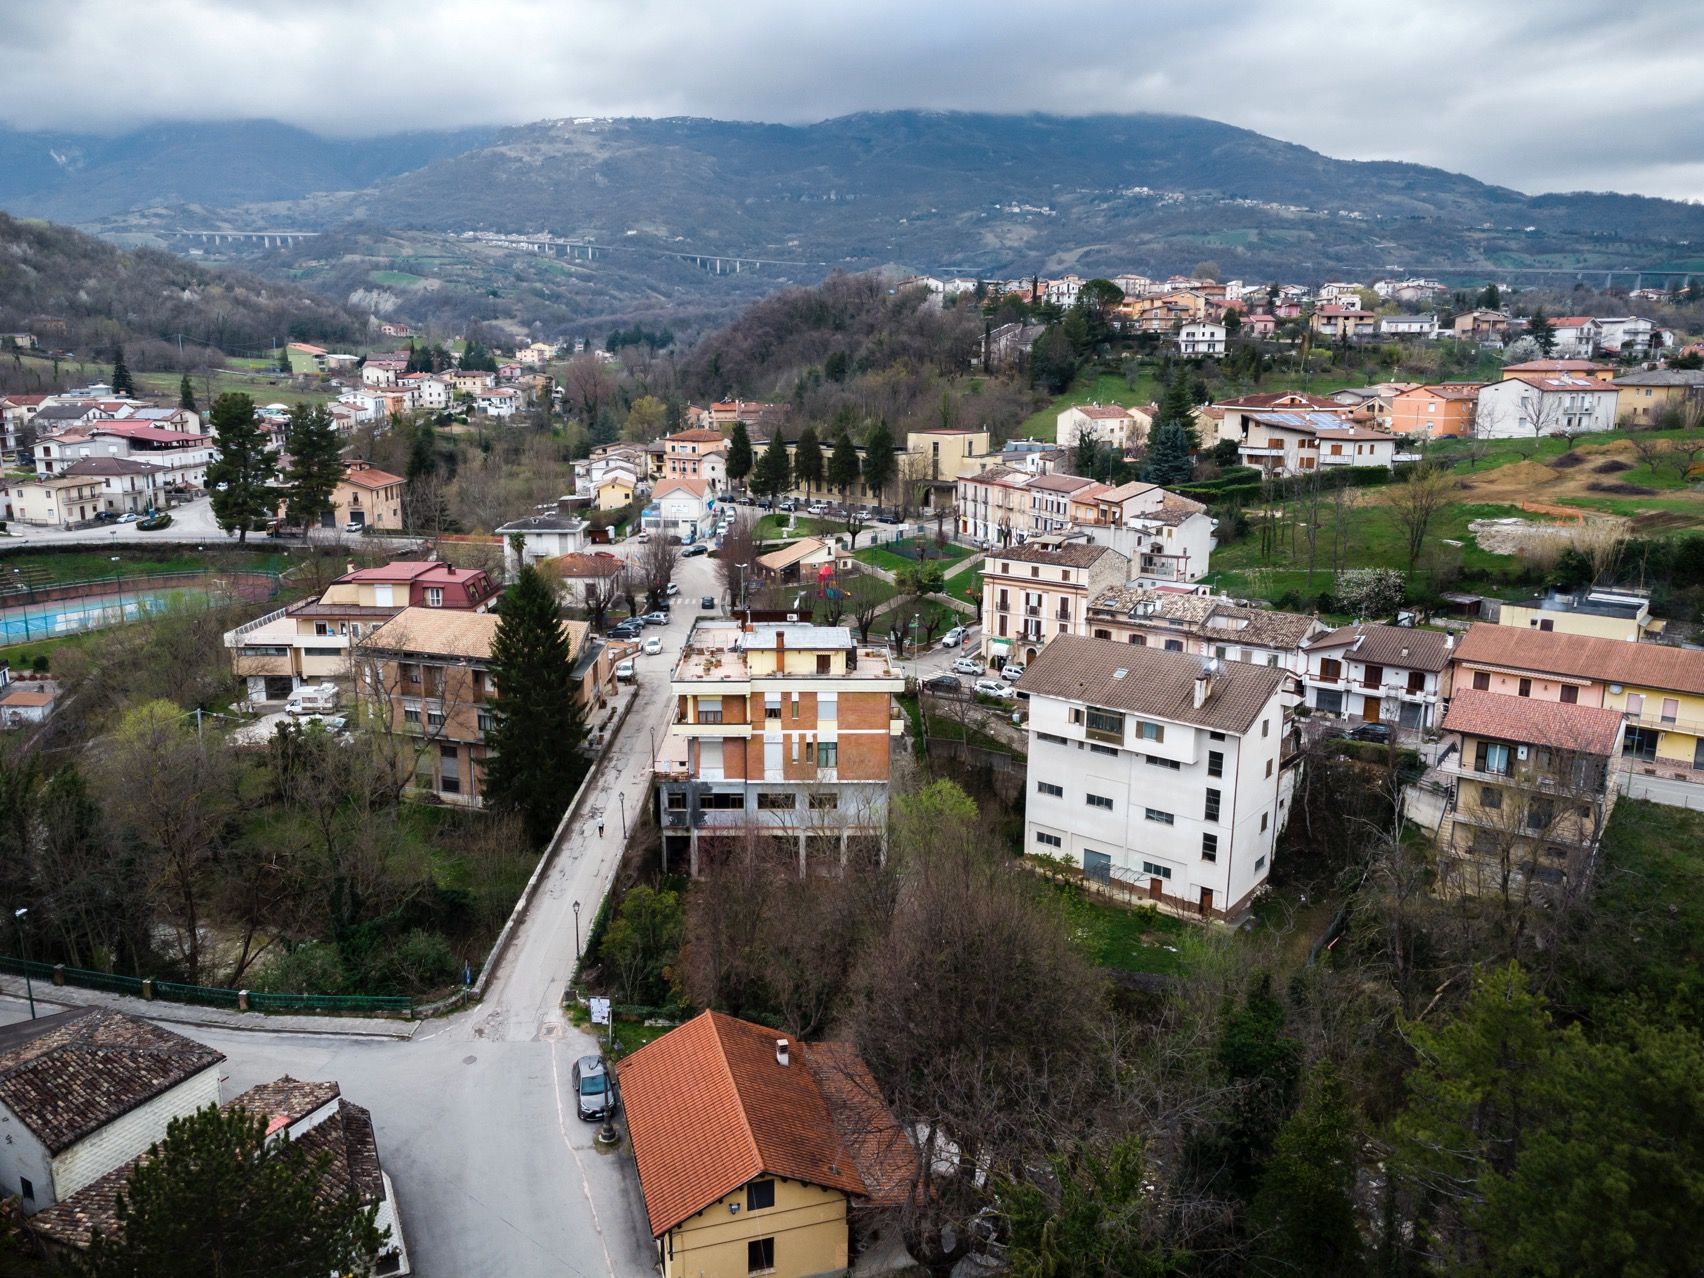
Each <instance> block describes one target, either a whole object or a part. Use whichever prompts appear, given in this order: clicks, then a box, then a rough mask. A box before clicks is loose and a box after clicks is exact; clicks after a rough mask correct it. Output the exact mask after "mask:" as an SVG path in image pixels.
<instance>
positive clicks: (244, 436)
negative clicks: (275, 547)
mask: <svg viewBox="0 0 1704 1278" xmlns="http://www.w3.org/2000/svg"><path fill="white" fill-rule="evenodd" d="M208 420H209V422H211V424H212V427H213V446H214V448H215V449H216V450H217V451H218V454H219V455H218V456H217V457H215V458H214V459H213V461H212V462H210V463H209V464H208V467H207V487H208V488H209V489H210V490H211V494H212V504H213V518H214V519H216V520H217V521H218V523H219V527H221V528H223V529H225V530H226V531H227V532H229V531H230V530H231V529H233V528H235V529H236V530H237V540H238V541H245V542H246V541H247V540H248V534H249V529H250V528H251V527H252V526H253V525H254V524H255V523H257V522H259V521H260V520H262V519H265V518H266V517H267V516H268V515H269V514H271V513H272V509H273V494H272V491H271V489H270V487H269V485H270V484H271V482H272V479H273V476H274V475H276V474H277V466H276V465H275V464H274V462H273V460H272V452H271V450H270V449H268V448H267V446H266V432H265V431H263V430H261V428H260V423H259V422H258V421H256V420H255V416H254V401H253V400H252V399H250V398H249V397H248V396H247V395H239V394H236V393H234V392H228V393H226V394H224V395H221V396H219V398H218V399H216V400H214V401H213V408H212V411H211V412H210V413H209V414H208Z"/></svg>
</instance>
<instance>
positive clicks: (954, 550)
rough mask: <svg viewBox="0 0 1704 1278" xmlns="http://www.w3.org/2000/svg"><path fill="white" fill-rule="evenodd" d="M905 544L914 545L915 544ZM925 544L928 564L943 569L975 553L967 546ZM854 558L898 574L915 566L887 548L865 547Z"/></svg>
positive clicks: (904, 556)
mask: <svg viewBox="0 0 1704 1278" xmlns="http://www.w3.org/2000/svg"><path fill="white" fill-rule="evenodd" d="M891 544H892V543H890V545H891ZM907 544H911V545H915V543H907ZM927 544H928V551H929V562H930V563H932V564H940V565H941V567H942V568H943V569H946V568H951V567H952V566H953V565H954V564H956V563H962V562H963V561H964V560H966V559H969V558H970V557H971V556H972V555H973V554H975V553H976V552H975V551H974V550H972V549H970V547H968V546H957V545H953V544H952V543H950V542H949V543H948V544H947V545H946V546H937V545H935V544H934V542H933V541H932V540H929V541H928V543H927ZM854 558H856V559H858V560H859V561H860V562H862V563H866V564H873V565H875V566H876V567H877V568H884V569H886V570H887V571H888V572H900V571H901V570H903V569H906V568H914V567H916V566H917V560H915V559H913V558H911V557H910V556H908V555H899V554H895V553H894V552H893V551H892V550H891V549H890V548H889V546H866V547H864V549H862V550H860V551H858V552H857V553H856V555H855V556H854Z"/></svg>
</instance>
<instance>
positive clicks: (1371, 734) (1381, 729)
mask: <svg viewBox="0 0 1704 1278" xmlns="http://www.w3.org/2000/svg"><path fill="white" fill-rule="evenodd" d="M1390 738H1391V731H1390V724H1388V723H1363V724H1362V725H1361V726H1360V727H1358V728H1356V729H1354V730H1353V731H1351V732H1350V733H1349V739H1350V740H1351V741H1372V742H1376V743H1377V744H1379V745H1385V744H1386V743H1387V742H1389V741H1390Z"/></svg>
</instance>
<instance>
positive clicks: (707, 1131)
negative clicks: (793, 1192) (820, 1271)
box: [616, 1012, 868, 1238]
mask: <svg viewBox="0 0 1704 1278" xmlns="http://www.w3.org/2000/svg"><path fill="white" fill-rule="evenodd" d="M780 1037H785V1036H784V1035H780V1034H777V1033H776V1031H774V1030H772V1029H768V1028H766V1027H764V1026H762V1025H754V1024H752V1023H751V1022H749V1021H741V1020H736V1019H734V1018H733V1017H731V1016H724V1015H722V1014H721V1013H720V1012H704V1013H702V1014H700V1015H698V1016H696V1017H694V1018H693V1019H692V1020H690V1021H688V1022H686V1024H684V1025H681V1026H679V1027H677V1028H675V1029H672V1030H670V1031H669V1032H668V1033H667V1034H664V1035H663V1036H662V1037H661V1038H659V1039H657V1040H655V1041H654V1042H651V1043H648V1044H646V1045H645V1046H644V1047H641V1048H640V1049H639V1050H638V1051H636V1052H634V1053H633V1054H632V1055H631V1056H629V1057H627V1059H625V1060H623V1061H622V1062H621V1063H620V1064H618V1065H617V1066H616V1073H617V1076H618V1077H619V1078H620V1080H621V1090H622V1104H623V1105H624V1107H625V1108H626V1110H627V1129H628V1135H629V1137H630V1139H631V1140H632V1143H633V1158H634V1162H635V1163H636V1164H637V1165H638V1168H639V1187H640V1190H641V1192H642V1193H643V1195H644V1198H645V1213H646V1216H647V1217H648V1218H649V1221H650V1228H651V1234H652V1236H653V1237H658V1238H660V1237H662V1236H663V1235H664V1234H666V1233H667V1232H668V1231H669V1230H670V1229H673V1228H674V1227H675V1226H676V1225H678V1224H680V1222H681V1221H683V1220H685V1219H687V1218H688V1217H689V1216H692V1215H694V1214H695V1213H697V1212H699V1211H701V1210H703V1209H704V1208H705V1207H707V1206H709V1205H710V1204H712V1203H715V1202H716V1201H718V1200H719V1199H721V1198H723V1197H724V1196H726V1195H727V1194H730V1193H732V1192H733V1191H734V1190H736V1189H738V1188H739V1187H740V1186H741V1185H744V1184H745V1183H746V1182H747V1181H750V1180H753V1179H755V1178H757V1177H759V1176H762V1175H764V1174H769V1175H773V1176H783V1177H786V1178H787V1179H789V1180H797V1181H803V1182H805V1183H806V1184H811V1185H821V1186H824V1187H826V1188H829V1189H838V1190H841V1191H843V1192H845V1193H847V1194H854V1195H858V1196H860V1197H863V1196H865V1195H866V1194H867V1192H868V1187H867V1185H866V1182H865V1180H864V1178H863V1177H862V1176H861V1175H860V1174H859V1172H858V1168H857V1164H856V1161H855V1160H854V1158H853V1155H852V1151H851V1150H850V1149H848V1147H847V1143H846V1142H845V1141H844V1140H842V1138H841V1136H840V1133H839V1131H837V1130H836V1127H835V1124H834V1121H833V1118H832V1117H831V1115H830V1113H829V1109H828V1105H827V1103H826V1102H825V1100H824V1097H823V1091H822V1088H821V1087H820V1086H819V1085H818V1082H817V1079H816V1077H815V1076H814V1075H813V1073H812V1071H811V1069H810V1067H809V1065H808V1063H807V1059H806V1058H807V1053H806V1052H804V1051H800V1050H798V1049H797V1046H796V1045H795V1049H794V1052H793V1059H792V1062H791V1064H788V1065H782V1064H780V1063H779V1062H778V1061H777V1060H776V1057H775V1040H776V1039H777V1038H780Z"/></svg>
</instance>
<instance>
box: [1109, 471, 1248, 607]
mask: <svg viewBox="0 0 1704 1278" xmlns="http://www.w3.org/2000/svg"><path fill="white" fill-rule="evenodd" d="M1094 505H1095V511H1096V518H1095V520H1094V522H1092V523H1079V524H1078V525H1077V530H1078V531H1079V532H1081V533H1082V534H1083V536H1084V537H1086V538H1088V540H1089V541H1091V542H1093V543H1094V544H1095V545H1097V546H1110V547H1111V548H1112V549H1113V550H1116V551H1117V552H1118V553H1119V554H1121V555H1123V556H1124V557H1125V558H1127V559H1128V560H1130V569H1131V572H1132V573H1133V574H1134V580H1135V582H1136V583H1137V584H1138V585H1142V586H1160V585H1177V584H1179V583H1182V584H1188V583H1190V582H1195V581H1199V580H1201V578H1202V577H1204V576H1206V575H1207V571H1208V567H1209V561H1210V559H1211V557H1212V553H1213V547H1214V546H1215V545H1216V544H1217V540H1216V535H1215V529H1216V528H1217V527H1218V520H1216V519H1214V518H1213V517H1212V516H1211V515H1209V514H1208V513H1207V508H1206V507H1205V506H1204V505H1202V504H1201V503H1200V502H1198V501H1191V500H1190V499H1189V498H1187V497H1180V496H1179V495H1178V494H1176V493H1171V492H1167V491H1166V490H1165V489H1163V488H1161V487H1159V486H1158V485H1156V484H1144V483H1139V482H1132V483H1128V484H1121V485H1119V486H1118V487H1117V488H1113V489H1109V490H1108V491H1106V492H1104V493H1101V494H1099V495H1098V496H1096V497H1095V499H1094Z"/></svg>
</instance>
